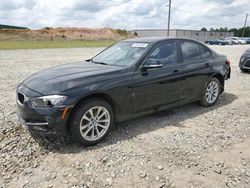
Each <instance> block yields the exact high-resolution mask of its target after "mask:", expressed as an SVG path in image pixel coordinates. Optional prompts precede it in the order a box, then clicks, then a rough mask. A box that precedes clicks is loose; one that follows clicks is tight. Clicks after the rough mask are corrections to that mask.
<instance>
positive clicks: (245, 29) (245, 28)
mask: <svg viewBox="0 0 250 188" xmlns="http://www.w3.org/2000/svg"><path fill="white" fill-rule="evenodd" d="M247 18H248V14H246V19H245V24H244V28H243V32H242V36H241V37H244V34H245V30H246V25H247Z"/></svg>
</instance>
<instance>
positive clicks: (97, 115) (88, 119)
mask: <svg viewBox="0 0 250 188" xmlns="http://www.w3.org/2000/svg"><path fill="white" fill-rule="evenodd" d="M110 121H111V120H110V114H109V111H108V110H107V109H106V108H105V107H103V106H95V107H92V108H90V109H89V110H87V111H86V112H85V114H84V115H83V116H82V118H81V121H80V132H81V135H82V137H83V138H84V139H86V140H88V141H96V140H98V139H100V138H101V137H102V136H103V135H104V134H105V133H106V132H107V130H108V128H109V126H110Z"/></svg>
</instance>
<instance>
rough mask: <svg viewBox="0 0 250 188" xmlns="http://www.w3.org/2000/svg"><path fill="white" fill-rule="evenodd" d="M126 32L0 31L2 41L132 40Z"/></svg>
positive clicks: (88, 29) (82, 30) (45, 29)
mask: <svg viewBox="0 0 250 188" xmlns="http://www.w3.org/2000/svg"><path fill="white" fill-rule="evenodd" d="M130 37H132V34H130V33H129V32H127V31H126V30H120V29H110V28H49V27H46V28H43V29H37V30H29V29H24V30H19V29H0V40H30V39H31V40H48V39H49V40H54V39H70V40H119V39H123V38H130Z"/></svg>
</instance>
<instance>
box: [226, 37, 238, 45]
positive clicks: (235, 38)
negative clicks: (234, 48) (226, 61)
mask: <svg viewBox="0 0 250 188" xmlns="http://www.w3.org/2000/svg"><path fill="white" fill-rule="evenodd" d="M227 39H229V40H232V42H233V44H240V41H239V38H238V37H228V38H227Z"/></svg>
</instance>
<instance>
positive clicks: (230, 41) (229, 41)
mask: <svg viewBox="0 0 250 188" xmlns="http://www.w3.org/2000/svg"><path fill="white" fill-rule="evenodd" d="M225 40H226V41H227V42H228V44H229V45H232V44H234V41H233V39H231V38H225Z"/></svg>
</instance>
